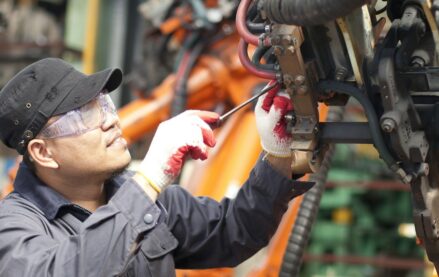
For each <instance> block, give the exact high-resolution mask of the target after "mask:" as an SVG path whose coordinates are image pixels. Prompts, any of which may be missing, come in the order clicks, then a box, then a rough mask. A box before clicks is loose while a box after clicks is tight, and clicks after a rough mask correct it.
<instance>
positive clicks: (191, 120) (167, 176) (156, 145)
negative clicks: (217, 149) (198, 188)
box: [138, 110, 219, 192]
mask: <svg viewBox="0 0 439 277" xmlns="http://www.w3.org/2000/svg"><path fill="white" fill-rule="evenodd" d="M218 119H219V115H218V114H216V113H214V112H208V111H197V110H189V111H186V112H183V113H181V114H179V115H177V116H176V117H173V118H171V119H169V120H167V121H164V122H162V123H161V124H160V125H159V127H158V129H157V131H156V133H155V135H154V138H153V140H152V142H151V145H150V147H149V150H148V153H147V154H146V156H145V158H144V159H143V161H142V162H141V164H140V167H139V169H138V172H139V173H140V174H141V175H142V176H143V177H145V179H147V181H148V182H149V183H150V185H151V186H152V187H153V188H154V189H155V190H156V191H157V192H161V191H162V190H163V189H164V188H165V187H166V186H168V185H169V184H171V183H172V182H173V181H174V180H175V178H176V177H177V176H178V175H179V174H180V172H181V169H182V167H183V164H184V161H185V159H186V158H188V157H190V158H192V159H200V160H205V159H206V158H207V155H208V153H207V151H208V148H209V147H214V146H215V143H216V141H215V137H214V135H213V132H212V129H211V128H210V127H209V124H214V123H216V122H217V121H218Z"/></svg>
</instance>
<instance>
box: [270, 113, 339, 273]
mask: <svg viewBox="0 0 439 277" xmlns="http://www.w3.org/2000/svg"><path fill="white" fill-rule="evenodd" d="M342 117H343V108H340V107H332V108H331V109H330V111H329V113H328V118H327V120H328V121H341V119H342ZM333 155H334V145H329V148H328V150H327V151H326V153H325V158H324V159H323V162H322V165H321V166H320V169H319V171H318V172H317V173H315V174H312V175H311V177H310V181H312V182H315V183H316V184H315V185H314V187H313V188H312V189H310V190H309V191H308V192H306V193H305V195H304V196H303V200H302V202H301V203H300V207H299V211H298V213H297V217H296V221H295V222H294V227H293V230H292V231H291V235H290V237H289V238H288V244H287V248H286V250H285V254H284V257H283V260H282V266H281V269H280V272H279V276H280V277H291V276H299V272H300V266H301V264H302V256H303V252H304V250H305V247H306V245H307V244H308V240H309V237H310V234H311V229H312V226H313V225H314V221H315V220H316V217H317V212H318V210H319V206H320V199H321V198H322V194H323V191H324V190H325V183H326V178H327V176H328V171H329V168H330V165H331V161H332V157H333Z"/></svg>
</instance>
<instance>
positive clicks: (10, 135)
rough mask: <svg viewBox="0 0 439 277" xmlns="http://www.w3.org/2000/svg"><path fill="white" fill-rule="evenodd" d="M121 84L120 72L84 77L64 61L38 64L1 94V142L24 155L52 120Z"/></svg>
mask: <svg viewBox="0 0 439 277" xmlns="http://www.w3.org/2000/svg"><path fill="white" fill-rule="evenodd" d="M121 82H122V71H121V70H120V69H118V68H109V69H105V70H103V71H100V72H97V73H94V74H91V75H85V74H83V73H81V72H79V71H77V70H76V69H75V68H74V67H73V66H72V65H70V64H68V63H67V62H65V61H63V60H61V59H57V58H47V59H43V60H39V61H37V62H35V63H33V64H31V65H29V66H27V67H26V68H24V69H23V70H21V71H20V72H18V73H17V74H16V75H15V76H14V77H13V78H12V79H11V80H10V81H9V82H8V83H7V84H6V85H5V86H4V87H3V88H2V90H1V91H0V139H1V140H2V141H3V142H4V143H5V145H6V146H8V147H10V148H15V149H16V150H17V151H18V153H20V154H24V153H25V152H26V148H27V144H28V142H29V141H30V140H32V139H33V138H35V137H36V136H37V135H38V133H39V132H40V131H41V129H42V128H43V127H44V125H45V124H46V123H47V121H48V120H49V119H50V118H51V117H52V116H55V115H59V114H63V113H66V112H69V111H71V110H74V109H76V108H79V107H81V106H83V105H84V104H86V103H88V102H89V101H91V100H92V99H93V98H95V97H96V96H97V95H98V94H99V93H100V92H101V91H102V90H104V89H105V90H107V91H108V92H111V91H113V90H115V89H116V88H117V87H118V86H119V85H120V84H121Z"/></svg>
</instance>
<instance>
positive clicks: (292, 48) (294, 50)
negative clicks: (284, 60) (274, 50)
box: [287, 46, 296, 54]
mask: <svg viewBox="0 0 439 277" xmlns="http://www.w3.org/2000/svg"><path fill="white" fill-rule="evenodd" d="M287 50H288V52H290V54H294V53H295V52H296V48H294V46H288V48H287Z"/></svg>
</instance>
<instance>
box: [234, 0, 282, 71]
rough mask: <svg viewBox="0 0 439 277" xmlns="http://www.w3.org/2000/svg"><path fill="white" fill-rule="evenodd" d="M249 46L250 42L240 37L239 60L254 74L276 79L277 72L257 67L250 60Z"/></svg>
mask: <svg viewBox="0 0 439 277" xmlns="http://www.w3.org/2000/svg"><path fill="white" fill-rule="evenodd" d="M244 1H245V0H244ZM247 47H248V43H247V42H245V41H244V40H243V39H240V40H239V45H238V56H239V60H240V61H241V63H242V65H243V66H244V67H245V68H246V69H247V70H248V71H250V72H251V73H252V74H254V75H256V76H258V77H261V78H264V79H276V73H274V72H270V71H265V70H262V69H259V68H256V67H255V66H254V65H253V63H252V62H251V61H250V59H249V57H248V53H247Z"/></svg>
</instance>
